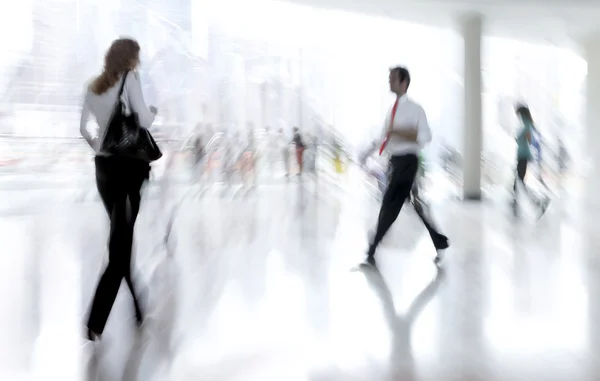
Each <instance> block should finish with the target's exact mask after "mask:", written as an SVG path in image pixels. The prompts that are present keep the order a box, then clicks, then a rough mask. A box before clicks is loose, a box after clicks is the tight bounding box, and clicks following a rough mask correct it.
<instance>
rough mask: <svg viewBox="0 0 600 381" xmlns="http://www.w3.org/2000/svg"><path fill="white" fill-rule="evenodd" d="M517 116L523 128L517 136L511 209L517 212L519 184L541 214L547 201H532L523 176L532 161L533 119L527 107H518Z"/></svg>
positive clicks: (546, 205) (532, 197)
mask: <svg viewBox="0 0 600 381" xmlns="http://www.w3.org/2000/svg"><path fill="white" fill-rule="evenodd" d="M516 113H517V116H518V117H519V119H520V120H521V123H522V125H523V127H522V128H521V131H520V132H519V134H518V135H517V176H516V178H515V183H514V185H513V190H514V201H513V207H514V209H515V213H516V211H517V209H516V208H517V189H518V184H519V183H520V184H521V185H522V187H523V189H524V190H525V192H526V193H527V195H528V196H529V197H530V198H531V199H532V200H533V201H534V203H535V204H536V205H537V206H538V207H539V208H540V209H541V214H543V213H544V212H545V211H546V208H547V207H548V200H545V201H543V202H540V201H539V200H536V199H534V196H533V194H532V193H531V191H530V190H529V189H528V188H527V186H526V185H525V175H526V174H527V166H528V164H529V162H530V161H532V160H533V153H532V151H531V144H532V141H533V137H534V132H535V127H534V123H533V117H532V116H531V111H529V108H527V106H523V105H520V106H518V107H517V110H516Z"/></svg>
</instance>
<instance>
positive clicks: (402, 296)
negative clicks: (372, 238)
mask: <svg viewBox="0 0 600 381" xmlns="http://www.w3.org/2000/svg"><path fill="white" fill-rule="evenodd" d="M315 189H317V191H315ZM315 189H312V190H311V189H304V188H303V187H302V185H297V184H290V185H288V186H284V187H281V188H276V187H274V188H268V189H263V190H259V191H257V192H255V193H253V194H250V195H248V196H247V197H245V198H234V199H231V198H227V199H225V198H223V199H219V198H207V199H197V200H190V201H185V200H184V202H183V204H182V206H183V207H182V208H181V209H179V212H178V213H177V218H176V219H175V225H174V227H173V228H174V232H173V234H172V235H171V237H170V240H169V241H168V245H167V246H165V245H164V244H163V241H162V238H163V236H164V232H165V229H166V227H165V224H166V220H167V219H168V218H167V215H168V212H167V211H166V210H164V209H161V208H159V207H158V206H157V204H156V203H155V202H154V201H152V202H148V203H147V204H146V205H144V209H143V211H142V215H141V216H140V220H139V223H138V227H137V231H136V235H137V242H138V244H137V247H136V252H137V263H136V269H137V271H136V273H137V281H138V283H139V284H140V285H143V286H144V298H145V300H146V304H147V310H148V319H147V321H146V323H145V326H144V327H143V330H142V331H141V332H138V331H137V330H135V329H134V324H133V311H132V309H131V306H130V303H131V302H130V299H129V295H128V293H127V290H126V289H125V288H122V290H121V293H120V294H119V297H118V299H117V303H116V305H115V308H114V310H113V314H112V315H111V319H110V320H109V324H108V327H107V330H106V332H105V335H104V338H103V341H102V343H100V344H98V345H92V344H89V343H86V342H85V341H84V340H83V339H82V336H83V334H82V332H83V327H82V322H83V320H84V315H85V312H86V308H87V304H88V302H89V300H90V297H91V294H92V292H93V289H94V286H95V282H96V279H97V277H98V273H99V271H100V268H101V267H102V262H103V257H104V248H105V244H106V236H107V221H106V218H105V216H104V214H103V210H102V208H101V206H100V204H99V203H97V202H89V203H83V204H75V205H66V204H64V205H63V204H60V205H56V206H55V207H53V208H50V209H48V210H45V211H44V212H43V213H41V214H37V215H28V216H26V217H25V216H23V217H19V216H10V217H4V218H3V219H1V220H0V234H1V238H2V242H3V247H4V250H2V266H0V271H1V274H0V282H2V287H0V290H2V291H1V293H0V298H1V299H0V302H1V303H2V306H3V314H2V317H1V320H0V337H1V338H2V340H0V379H2V380H51V379H60V380H66V381H70V380H106V381H113V380H124V381H125V380H126V381H134V380H144V381H153V380H161V381H162V380H176V381H187V380H209V381H226V380H232V381H245V380H248V381H252V380H260V381H270V380H278V381H280V380H287V381H295V380H310V381H329V380H375V381H380V380H381V381H385V380H394V381H396V380H403V381H404V380H406V381H410V380H435V381H440V380H456V381H471V380H485V381H495V380H544V381H548V380H561V381H564V380H597V379H600V366H599V365H597V362H596V361H595V360H596V359H598V358H599V357H600V330H599V329H598V323H597V321H598V319H597V317H598V312H600V297H599V296H600V292H599V290H600V276H599V275H600V267H599V266H598V265H599V264H600V262H599V261H598V259H597V256H596V253H597V252H598V251H597V250H595V249H596V247H597V243H598V242H599V241H598V238H593V237H594V236H593V232H587V230H586V229H584V228H585V226H586V225H585V218H589V216H587V217H586V215H585V213H581V215H580V216H579V217H577V218H571V219H570V220H567V219H565V218H564V217H563V216H562V215H561V212H560V211H559V209H560V207H559V206H558V205H554V206H553V209H551V210H550V212H549V214H548V215H547V216H546V218H544V219H543V220H542V221H540V222H538V223H537V224H536V223H534V222H533V221H530V220H527V219H525V220H524V221H520V222H515V221H513V220H511V219H509V218H507V217H506V216H505V215H504V214H503V211H502V210H501V209H498V206H497V205H492V204H489V203H488V204H486V203H484V204H480V205H477V204H461V203H458V202H452V203H451V202H447V203H445V204H441V205H436V206H435V208H434V212H435V214H436V217H437V219H438V221H439V223H440V225H441V226H443V227H444V230H445V231H446V232H447V234H448V235H449V236H450V237H451V240H452V247H451V249H450V250H449V251H448V253H447V254H448V255H447V261H446V263H445V267H444V271H437V270H436V268H435V267H434V266H433V264H432V262H431V259H432V257H433V255H434V252H433V248H432V247H431V244H430V242H429V241H428V239H427V236H426V234H425V230H424V228H423V227H422V226H420V224H419V222H418V220H417V218H416V215H415V213H414V212H413V211H412V210H411V208H410V207H407V208H406V209H407V210H406V211H404V212H403V213H402V214H401V216H400V217H399V219H398V221H397V222H396V225H395V226H394V228H393V231H391V232H390V235H389V236H388V238H387V239H386V241H385V242H384V245H383V246H382V247H381V249H380V251H379V253H378V268H375V267H371V266H367V265H361V264H360V263H361V261H362V259H363V257H362V255H363V253H364V250H365V248H366V239H367V232H368V230H369V229H370V228H371V227H372V226H373V223H374V220H375V218H376V214H377V205H376V203H375V202H374V201H369V200H367V199H366V198H363V197H359V196H351V195H345V196H344V195H342V194H341V193H332V192H328V191H322V192H320V191H318V188H315Z"/></svg>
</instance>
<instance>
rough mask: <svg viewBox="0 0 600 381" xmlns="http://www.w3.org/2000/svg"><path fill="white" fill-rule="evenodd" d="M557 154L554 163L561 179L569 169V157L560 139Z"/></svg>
mask: <svg viewBox="0 0 600 381" xmlns="http://www.w3.org/2000/svg"><path fill="white" fill-rule="evenodd" d="M557 145H558V152H557V153H556V162H557V163H558V174H559V175H560V176H561V177H562V176H564V174H565V173H566V172H567V170H568V167H569V161H570V159H571V158H570V156H569V152H568V151H567V147H566V146H565V143H564V142H563V140H562V139H560V138H559V139H558V144H557Z"/></svg>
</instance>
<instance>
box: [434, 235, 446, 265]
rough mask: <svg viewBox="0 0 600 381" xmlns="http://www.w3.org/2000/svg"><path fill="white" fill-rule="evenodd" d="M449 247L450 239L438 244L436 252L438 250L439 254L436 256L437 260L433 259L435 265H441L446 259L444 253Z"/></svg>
mask: <svg viewBox="0 0 600 381" xmlns="http://www.w3.org/2000/svg"><path fill="white" fill-rule="evenodd" d="M449 247H450V241H448V238H445V239H443V240H440V241H439V242H438V243H436V245H435V250H436V252H437V254H436V256H435V258H434V259H433V263H435V265H436V266H439V265H440V263H441V262H442V260H443V259H444V251H445V250H446V249H447V248H449Z"/></svg>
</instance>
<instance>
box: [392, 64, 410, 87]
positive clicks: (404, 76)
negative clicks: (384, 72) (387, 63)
mask: <svg viewBox="0 0 600 381" xmlns="http://www.w3.org/2000/svg"><path fill="white" fill-rule="evenodd" d="M390 72H396V73H398V78H399V79H400V83H402V82H404V81H406V88H407V89H408V86H409V85H410V73H409V72H408V69H407V68H405V67H404V66H396V67H393V68H391V69H390Z"/></svg>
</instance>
